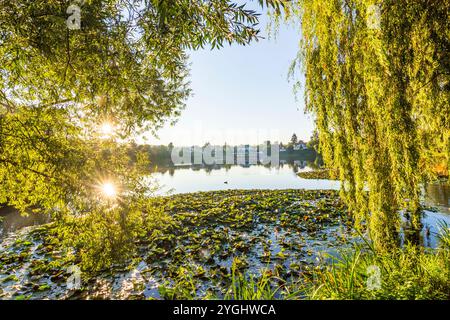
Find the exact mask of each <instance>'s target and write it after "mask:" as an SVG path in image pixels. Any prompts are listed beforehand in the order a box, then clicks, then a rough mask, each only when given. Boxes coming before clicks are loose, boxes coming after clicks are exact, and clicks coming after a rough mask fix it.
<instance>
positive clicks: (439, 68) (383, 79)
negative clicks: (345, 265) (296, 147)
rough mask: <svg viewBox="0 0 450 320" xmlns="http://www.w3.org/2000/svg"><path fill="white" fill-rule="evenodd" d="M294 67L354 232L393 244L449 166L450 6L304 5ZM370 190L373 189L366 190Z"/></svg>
mask: <svg viewBox="0 0 450 320" xmlns="http://www.w3.org/2000/svg"><path fill="white" fill-rule="evenodd" d="M288 9H289V10H288V13H289V14H288V19H298V20H296V21H300V22H301V41H300V51H299V55H298V59H297V60H296V61H295V62H294V64H293V69H292V70H294V71H295V70H296V68H297V67H298V66H300V67H301V71H302V72H303V73H304V75H305V77H306V84H305V97H306V106H307V110H308V111H310V112H312V113H313V114H314V115H315V117H316V123H317V127H318V132H319V138H320V146H321V148H320V151H321V154H322V155H323V156H324V160H325V162H326V164H327V165H328V166H330V167H333V168H335V169H337V172H338V175H339V178H340V180H341V181H343V186H342V191H341V193H342V196H343V197H344V199H346V201H347V204H348V205H349V207H350V209H351V210H352V212H353V213H354V216H355V218H356V225H359V226H361V225H364V224H365V225H367V226H368V227H369V232H370V235H371V237H372V239H373V241H374V242H375V244H376V247H377V248H379V249H381V250H383V249H388V248H391V247H392V246H395V245H396V241H397V238H396V234H398V231H399V214H398V212H399V210H401V209H404V210H407V211H409V212H411V213H412V216H413V223H414V224H415V225H416V226H418V224H419V221H420V218H419V216H420V205H419V203H420V183H421V182H423V181H426V180H430V179H432V178H433V177H434V176H435V175H436V171H437V168H440V171H441V172H447V174H448V165H449V159H450V141H449V135H450V118H449V117H450V101H449V98H450V90H449V89H450V63H449V62H450V60H449V59H448V53H449V50H450V42H449V41H450V40H449V39H450V37H449V36H450V26H449V21H450V2H449V1H432V0H414V1H410V0H384V1H374V0H333V1H328V0H299V1H295V2H293V3H292V5H291V6H290V7H289V8H288ZM367 191H368V192H367Z"/></svg>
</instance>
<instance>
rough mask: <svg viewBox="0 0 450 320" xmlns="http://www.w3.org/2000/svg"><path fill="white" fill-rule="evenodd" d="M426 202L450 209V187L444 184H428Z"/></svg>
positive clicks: (426, 186)
mask: <svg viewBox="0 0 450 320" xmlns="http://www.w3.org/2000/svg"><path fill="white" fill-rule="evenodd" d="M425 200H426V201H428V202H431V203H434V204H436V205H440V206H445V207H450V185H449V184H448V183H443V182H442V183H430V184H426V185H425Z"/></svg>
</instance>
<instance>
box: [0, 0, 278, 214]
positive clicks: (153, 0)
mask: <svg viewBox="0 0 450 320" xmlns="http://www.w3.org/2000/svg"><path fill="white" fill-rule="evenodd" d="M259 3H260V4H261V5H267V6H270V7H271V8H274V10H279V8H280V6H281V5H282V3H281V2H280V1H277V0H267V1H262V0H261V1H259ZM70 4H71V3H69V2H68V1H63V0H52V1H47V0H45V1H44V0H36V1H25V0H22V1H12V0H5V1H1V3H0V66H1V70H0V154H1V155H0V183H1V185H2V188H1V189H0V203H2V204H7V205H10V206H14V207H16V208H18V209H20V210H21V211H22V212H25V211H27V210H28V211H29V210H42V211H47V212H52V213H53V214H54V215H55V216H56V217H58V218H60V219H61V216H63V215H65V214H69V215H73V216H75V215H81V214H87V212H91V213H92V214H94V213H98V210H100V209H99V207H98V202H99V201H101V199H99V196H98V195H99V192H98V190H97V189H98V186H99V184H101V183H102V182H103V181H104V180H114V181H115V183H116V185H117V187H118V188H120V189H121V196H123V195H125V194H126V195H127V196H131V199H132V198H133V197H134V196H136V195H137V194H138V193H140V194H145V193H146V192H148V191H149V190H146V188H145V187H144V186H143V185H142V184H140V182H139V179H137V177H138V171H139V169H140V168H142V167H143V166H144V165H143V164H142V163H140V164H136V163H135V162H134V161H132V160H135V159H133V158H132V157H135V158H136V157H137V156H135V155H130V154H129V153H127V152H126V146H125V145H124V144H123V142H124V141H125V142H127V141H128V140H130V139H132V138H134V137H135V136H136V135H137V134H138V133H140V132H142V131H143V130H150V131H152V130H153V131H154V130H156V129H157V128H159V127H160V126H161V125H162V124H163V123H164V122H165V121H168V120H170V119H174V118H176V117H177V116H178V115H179V113H180V110H181V109H182V108H183V107H184V101H185V100H186V98H187V97H188V95H189V93H190V90H189V88H188V86H187V80H186V77H187V75H188V70H187V55H186V50H188V49H196V48H199V47H203V46H205V45H210V46H211V47H212V48H215V47H221V46H222V45H223V44H224V43H230V44H231V43H238V44H247V43H249V42H251V41H253V40H258V31H259V30H258V24H257V23H258V14H257V13H256V12H255V11H253V10H247V9H246V7H245V6H244V5H237V4H236V3H234V2H232V1H228V0H220V1H185V0H183V1H159V0H149V1H147V0H146V1H141V0H136V1H134V0H131V1H122V0H86V1H82V2H76V1H75V2H74V3H73V4H76V5H79V7H80V10H81V25H80V28H79V29H69V28H68V26H67V24H66V22H67V19H68V17H69V14H68V13H67V9H68V7H69V5H70ZM105 124H106V125H107V126H108V127H109V128H110V129H111V131H113V132H112V133H111V132H110V133H108V135H106V136H105V134H104V133H102V128H103V126H104V125H105ZM138 158H139V159H140V160H144V158H143V157H140V156H139V157H138ZM121 203H122V202H119V203H116V205H117V206H121ZM102 210H103V209H102ZM126 210H128V209H127V206H126V205H125V206H124V211H126ZM94 220H95V219H94Z"/></svg>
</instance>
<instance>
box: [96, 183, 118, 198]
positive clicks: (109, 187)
mask: <svg viewBox="0 0 450 320" xmlns="http://www.w3.org/2000/svg"><path fill="white" fill-rule="evenodd" d="M100 190H101V192H102V194H103V195H104V196H105V197H106V198H115V197H116V196H117V188H116V186H115V185H114V184H113V183H111V182H105V183H103V184H102V185H101V186H100Z"/></svg>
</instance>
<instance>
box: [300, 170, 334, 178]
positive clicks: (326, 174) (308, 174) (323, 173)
mask: <svg viewBox="0 0 450 320" xmlns="http://www.w3.org/2000/svg"><path fill="white" fill-rule="evenodd" d="M297 175H298V176H299V177H300V178H303V179H320V180H338V179H337V178H336V177H334V176H333V174H332V172H331V170H329V169H321V170H312V171H302V172H299V173H298V174H297Z"/></svg>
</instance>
